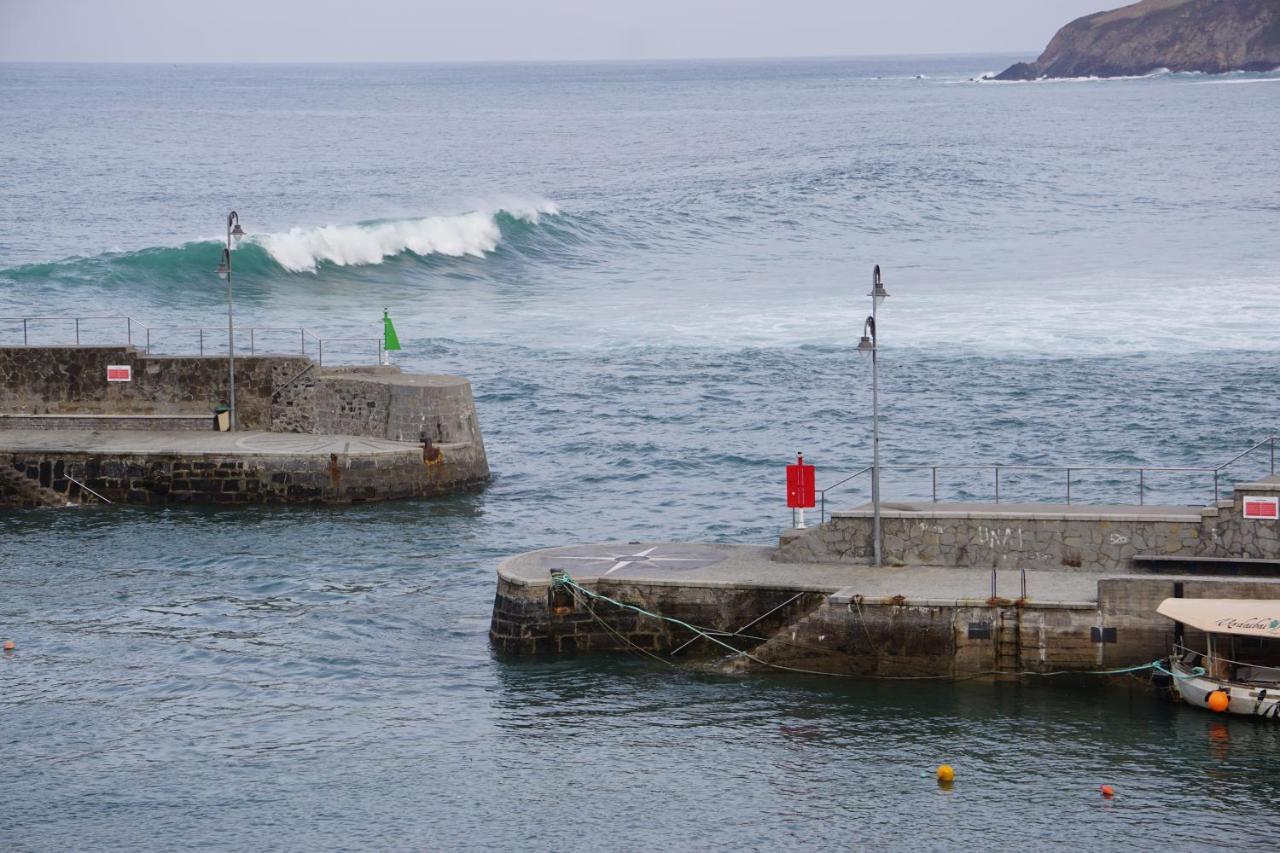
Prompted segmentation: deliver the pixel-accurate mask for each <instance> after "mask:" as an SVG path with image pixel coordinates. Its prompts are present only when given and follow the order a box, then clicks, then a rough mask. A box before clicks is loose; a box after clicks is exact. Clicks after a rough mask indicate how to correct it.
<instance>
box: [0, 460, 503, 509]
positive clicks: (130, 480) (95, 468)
mask: <svg viewBox="0 0 1280 853" xmlns="http://www.w3.org/2000/svg"><path fill="white" fill-rule="evenodd" d="M478 462H483V459H482V458H481V459H480V460H477V459H476V458H475V457H474V456H473V455H467V454H466V452H465V449H458V450H457V451H455V450H454V449H453V448H448V449H447V452H446V453H445V454H444V458H442V459H441V460H440V461H439V462H437V463H434V464H431V465H426V464H424V463H423V459H422V453H421V451H419V450H417V449H416V448H415V449H411V450H406V451H405V452H403V453H376V454H372V453H365V454H359V453H353V454H333V455H331V456H330V457H325V456H323V455H320V454H297V455H292V454H271V455H261V456H258V455H246V454H236V455H234V456H221V455H218V454H202V455H190V454H158V453H149V454H146V455H127V454H126V455H113V456H110V457H108V456H103V455H101V454H85V453H13V454H9V455H7V456H6V457H4V458H3V459H0V463H3V464H6V465H8V466H11V467H12V468H14V469H16V470H17V471H19V472H21V473H22V474H24V475H26V476H27V477H29V478H30V479H32V480H34V481H36V482H38V483H39V484H40V485H42V486H45V487H47V488H51V489H53V490H54V491H56V492H59V493H61V494H71V493H74V492H76V491H77V490H76V489H73V484H72V479H75V480H78V481H80V482H81V483H83V484H84V485H86V486H88V487H89V488H90V489H92V490H93V491H95V492H97V493H99V494H101V495H103V496H104V497H106V498H107V499H108V500H109V501H111V502H113V503H129V504H152V505H165V504H181V503H214V504H251V503H358V502H362V501H379V500H393V499H398V498H412V497H429V496H432V495H440V494H446V493H453V492H457V491H462V490H465V489H467V488H475V487H478V486H480V485H483V484H484V483H485V482H486V481H487V480H488V469H487V468H486V467H484V466H483V465H481V464H478ZM5 497H6V496H5V494H3V493H0V505H3V504H4V503H5V501H4V498H5Z"/></svg>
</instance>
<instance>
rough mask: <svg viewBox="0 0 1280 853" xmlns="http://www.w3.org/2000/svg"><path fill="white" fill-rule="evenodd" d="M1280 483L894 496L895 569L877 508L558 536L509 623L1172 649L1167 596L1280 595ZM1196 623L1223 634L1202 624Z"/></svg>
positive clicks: (1033, 660) (1008, 668)
mask: <svg viewBox="0 0 1280 853" xmlns="http://www.w3.org/2000/svg"><path fill="white" fill-rule="evenodd" d="M1277 496H1280V477H1275V476H1270V477H1266V478H1263V479H1262V480H1260V481H1258V482H1248V483H1237V484H1236V486H1235V489H1234V493H1233V496H1232V497H1231V498H1229V499H1223V500H1220V501H1217V502H1216V504H1215V505H1213V506H1207V507H1178V506H1164V507H1160V506H1123V505H1121V506H1116V505H1109V506H1089V505H1080V504H1007V503H1004V504H994V503H992V504H983V503H959V504H947V503H939V504H934V503H923V504H915V503H891V504H883V505H882V509H883V512H882V516H883V519H882V520H883V525H884V527H883V531H884V532H883V545H884V562H885V565H884V566H881V567H873V566H870V565H868V563H869V557H870V555H871V553H872V547H871V546H872V541H871V537H872V508H871V507H870V506H869V505H868V506H860V507H857V508H856V509H853V510H848V511H845V512H836V513H833V517H832V519H831V520H830V521H827V522H825V523H823V524H821V525H820V526H818V527H814V528H810V529H806V530H789V531H786V532H785V533H783V534H782V536H781V537H780V541H779V544H778V546H777V547H755V546H744V545H710V544H674V543H659V542H633V543H625V544H623V543H602V544H598V545H574V546H567V547H561V548H550V549H546V550H542V551H535V552H531V553H527V554H521V555H518V556H514V557H511V558H509V559H507V560H505V561H504V562H503V563H502V564H501V565H500V566H499V567H498V583H497V594H496V597H495V601H494V609H493V619H492V624H491V628H490V638H491V641H492V643H493V646H494V648H495V649H496V650H497V651H499V652H500V653H503V654H507V655H514V656H523V655H555V654H573V653H583V652H635V651H637V650H642V651H644V652H647V653H649V654H653V655H657V656H660V657H666V658H668V659H670V660H673V661H674V660H681V659H688V658H691V657H694V656H697V655H703V656H706V655H715V656H717V657H724V656H725V655H726V654H729V653H728V651H727V649H726V648H724V647H723V646H721V645H718V644H716V643H714V642H711V641H710V640H709V639H708V638H707V637H706V636H704V635H703V634H701V633H698V632H695V631H691V630H688V628H686V627H682V626H681V625H680V624H679V622H684V623H688V624H689V625H693V626H697V627H698V628H700V629H703V630H704V631H706V632H708V633H710V634H712V635H713V636H714V637H716V638H717V639H718V640H720V641H721V642H723V643H727V644H729V645H731V646H733V647H734V648H735V649H738V650H741V652H743V654H739V655H736V656H735V655H732V654H729V665H731V666H732V667H734V668H747V669H752V668H770V667H782V668H789V669H802V670H806V671H814V672H824V673H832V674H840V675H864V676H892V677H918V676H925V677H943V678H945V677H966V676H971V675H980V674H996V673H1007V674H1015V673H1025V672H1041V673H1043V672H1055V671H1062V670H1074V671H1090V670H1099V669H1106V668H1113V667H1125V666H1134V665H1139V664H1143V663H1147V662H1150V661H1152V660H1155V659H1158V658H1163V657H1165V656H1167V655H1168V654H1169V653H1170V649H1171V647H1172V644H1173V641H1174V637H1175V632H1176V631H1178V630H1181V628H1180V626H1177V625H1175V623H1173V622H1172V621H1170V620H1168V619H1166V618H1165V617H1163V616H1160V615H1158V614H1157V613H1156V607H1157V606H1158V605H1159V603H1160V602H1161V601H1162V600H1164V599H1165V598H1177V597H1185V598H1259V599H1280V522H1277V521H1276V520H1267V519H1257V518H1247V517H1246V514H1245V512H1244V511H1243V500H1244V499H1245V498H1246V497H1253V498H1259V497H1260V498H1264V499H1270V498H1275V497H1277ZM556 573H564V574H561V575H559V577H560V578H564V577H566V576H567V577H569V578H571V579H572V581H573V584H574V585H573V586H568V585H565V584H564V583H563V582H562V581H558V580H557V577H556ZM606 597H607V598H608V599H611V600H612V601H608V600H605V598H606ZM619 605H627V606H619ZM641 611H643V612H641ZM655 615H658V616H661V617H668V618H655ZM672 620H679V622H676V621H672ZM1183 638H1184V641H1186V642H1187V643H1188V645H1191V646H1196V645H1197V644H1199V645H1201V646H1203V637H1201V636H1198V634H1197V632H1195V631H1192V630H1191V629H1185V633H1184V634H1183Z"/></svg>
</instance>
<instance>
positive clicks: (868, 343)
mask: <svg viewBox="0 0 1280 853" xmlns="http://www.w3.org/2000/svg"><path fill="white" fill-rule="evenodd" d="M875 351H876V318H875V317H868V318H867V319H866V322H864V323H863V324H862V340H860V341H858V353H859V354H860V355H871V354H872V353H874V352H875Z"/></svg>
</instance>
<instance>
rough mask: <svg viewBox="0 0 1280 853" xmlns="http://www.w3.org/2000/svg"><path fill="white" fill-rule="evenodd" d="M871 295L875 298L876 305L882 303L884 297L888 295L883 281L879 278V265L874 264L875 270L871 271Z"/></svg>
mask: <svg viewBox="0 0 1280 853" xmlns="http://www.w3.org/2000/svg"><path fill="white" fill-rule="evenodd" d="M870 295H871V297H872V298H874V299H875V301H876V305H883V304H884V299H885V297H886V296H888V295H889V291H887V290H885V289H884V282H883V281H881V280H880V265H879V264H876V268H875V271H874V272H873V273H871V294H870Z"/></svg>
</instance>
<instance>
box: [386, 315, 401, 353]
mask: <svg viewBox="0 0 1280 853" xmlns="http://www.w3.org/2000/svg"><path fill="white" fill-rule="evenodd" d="M382 341H383V347H382V348H383V349H385V350H398V349H400V339H399V338H398V337H396V327H395V326H394V325H393V324H392V322H391V317H390V316H389V315H388V314H387V309H385V308H383V309H382Z"/></svg>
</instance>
